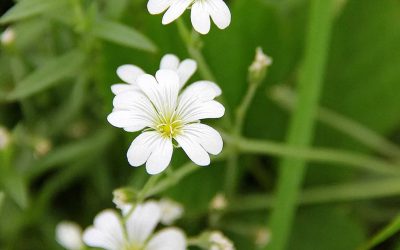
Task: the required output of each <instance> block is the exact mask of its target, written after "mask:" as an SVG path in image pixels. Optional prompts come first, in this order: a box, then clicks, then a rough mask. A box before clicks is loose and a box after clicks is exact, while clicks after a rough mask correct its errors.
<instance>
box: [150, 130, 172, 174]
mask: <svg viewBox="0 0 400 250" xmlns="http://www.w3.org/2000/svg"><path fill="white" fill-rule="evenodd" d="M172 151H173V146H172V140H171V139H170V138H163V137H161V138H160V139H159V140H158V141H157V142H156V146H155V147H154V150H153V152H152V153H151V155H150V157H149V159H148V160H147V163H146V170H147V173H149V174H159V173H161V172H162V171H164V170H165V169H166V168H167V167H168V165H169V163H170V162H171V158H172Z"/></svg>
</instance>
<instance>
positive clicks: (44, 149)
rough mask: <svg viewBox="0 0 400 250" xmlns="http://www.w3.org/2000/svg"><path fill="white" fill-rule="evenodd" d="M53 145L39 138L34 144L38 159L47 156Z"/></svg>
mask: <svg viewBox="0 0 400 250" xmlns="http://www.w3.org/2000/svg"><path fill="white" fill-rule="evenodd" d="M52 147H53V144H52V143H51V141H50V140H48V139H45V138H40V139H38V140H37V141H36V143H35V153H36V155H37V156H38V157H42V156H45V155H47V153H49V152H50V150H51V149H52Z"/></svg>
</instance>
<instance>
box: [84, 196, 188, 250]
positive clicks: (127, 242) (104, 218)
mask: <svg viewBox="0 0 400 250" xmlns="http://www.w3.org/2000/svg"><path fill="white" fill-rule="evenodd" d="M127 211H129V210H127ZM125 215H126V216H127V218H126V221H125V223H123V222H122V218H120V216H119V215H118V214H117V213H116V212H115V211H113V210H105V211H103V212H101V213H100V214H98V215H97V216H96V218H95V219H94V225H93V226H91V227H89V228H88V229H86V230H85V232H84V234H83V241H84V242H85V244H87V245H88V246H90V247H99V248H103V249H106V250H185V249H186V238H185V235H184V233H183V232H182V231H181V230H179V229H177V228H166V229H163V230H161V231H159V232H157V233H156V234H153V231H154V229H155V228H156V226H157V224H158V223H159V221H160V218H161V209H160V207H159V205H158V204H157V203H156V202H154V201H149V202H146V203H144V204H140V205H138V206H137V207H136V208H135V209H134V211H133V212H132V213H131V214H129V212H125Z"/></svg>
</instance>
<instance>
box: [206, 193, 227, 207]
mask: <svg viewBox="0 0 400 250" xmlns="http://www.w3.org/2000/svg"><path fill="white" fill-rule="evenodd" d="M227 206H228V201H227V199H226V197H225V195H223V194H221V193H219V194H217V195H216V196H214V198H213V199H212V200H211V203H210V209H211V210H216V211H221V210H224V209H225V208H226V207H227Z"/></svg>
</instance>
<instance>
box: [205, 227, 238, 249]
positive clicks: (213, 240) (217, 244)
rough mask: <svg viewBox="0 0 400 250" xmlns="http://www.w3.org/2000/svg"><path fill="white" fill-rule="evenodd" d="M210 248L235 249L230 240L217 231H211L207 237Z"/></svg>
mask: <svg viewBox="0 0 400 250" xmlns="http://www.w3.org/2000/svg"><path fill="white" fill-rule="evenodd" d="M209 242H210V248H209V249H210V250H235V247H234V245H233V243H232V241H231V240H229V239H228V238H227V237H226V236H225V235H223V234H222V233H221V232H219V231H213V232H211V233H210V237H209Z"/></svg>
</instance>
